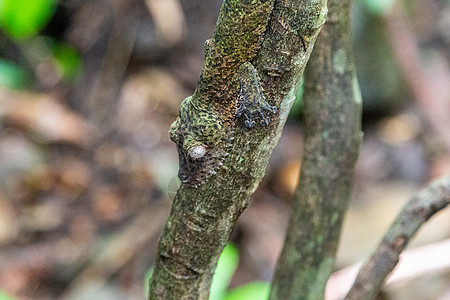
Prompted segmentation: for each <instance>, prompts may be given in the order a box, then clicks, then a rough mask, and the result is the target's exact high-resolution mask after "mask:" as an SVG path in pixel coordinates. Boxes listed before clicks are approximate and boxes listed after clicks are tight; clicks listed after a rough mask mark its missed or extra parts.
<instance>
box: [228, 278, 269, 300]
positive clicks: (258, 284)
mask: <svg viewBox="0 0 450 300" xmlns="http://www.w3.org/2000/svg"><path fill="white" fill-rule="evenodd" d="M269 295H270V283H269V282H265V281H253V282H249V283H247V284H244V285H242V286H240V287H237V288H235V289H234V290H231V291H230V292H229V293H228V294H227V296H226V297H225V299H224V300H248V299H252V300H267V299H269Z"/></svg>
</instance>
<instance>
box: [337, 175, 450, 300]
mask: <svg viewBox="0 0 450 300" xmlns="http://www.w3.org/2000/svg"><path fill="white" fill-rule="evenodd" d="M449 204H450V177H444V178H442V179H440V180H437V181H434V182H433V183H431V184H430V185H429V186H428V187H426V188H425V189H423V190H422V191H421V192H420V193H419V194H418V195H417V196H415V197H413V198H412V199H411V200H410V201H409V202H408V203H407V204H406V205H405V206H404V208H403V210H402V211H401V212H400V214H399V215H398V216H397V218H396V219H395V220H394V223H393V224H392V225H391V227H390V228H389V229H388V231H387V232H386V234H385V236H384V237H383V240H382V241H381V243H380V245H379V246H378V248H377V249H376V250H375V253H374V254H373V255H372V257H371V258H370V259H369V261H368V262H367V263H366V264H365V265H364V266H363V267H362V268H361V270H360V272H359V274H358V276H357V278H356V280H355V283H354V284H353V286H352V288H351V289H350V291H349V292H348V294H347V296H346V297H345V300H357V299H367V300H370V299H375V297H376V295H377V293H378V292H379V290H380V289H381V286H382V284H383V282H384V281H385V279H386V277H387V276H388V274H389V273H390V272H391V271H392V270H393V269H394V268H395V266H396V265H397V263H398V261H399V256H400V253H401V252H402V251H403V249H405V247H406V245H407V244H408V242H409V241H410V239H411V238H412V237H413V236H414V234H415V233H416V232H417V230H418V229H419V228H420V226H422V224H423V223H425V222H426V221H427V220H428V219H429V218H430V217H431V216H433V215H434V214H435V213H437V212H438V211H440V210H441V209H443V208H445V207H447V206H448V205H449Z"/></svg>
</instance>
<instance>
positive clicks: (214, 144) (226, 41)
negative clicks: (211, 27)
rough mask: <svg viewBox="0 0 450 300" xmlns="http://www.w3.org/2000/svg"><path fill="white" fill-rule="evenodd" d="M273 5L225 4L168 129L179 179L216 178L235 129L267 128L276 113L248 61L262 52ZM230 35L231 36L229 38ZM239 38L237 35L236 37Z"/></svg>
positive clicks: (255, 1) (236, 0)
mask: <svg viewBox="0 0 450 300" xmlns="http://www.w3.org/2000/svg"><path fill="white" fill-rule="evenodd" d="M272 6H273V0H246V1H242V0H225V1H224V2H223V4H222V9H221V12H220V14H219V19H218V24H217V26H216V31H215V32H214V36H213V38H212V39H211V40H208V41H207V42H206V43H205V63H204V66H203V70H202V73H201V75H200V78H199V81H198V83H197V88H196V90H195V91H194V94H193V95H192V96H189V97H187V98H186V99H184V101H183V102H182V104H181V107H180V111H179V116H178V118H177V119H176V120H175V122H174V123H173V124H172V126H171V128H170V137H171V139H172V141H174V142H175V143H176V145H177V149H178V155H179V164H180V169H179V173H178V175H179V177H180V179H181V181H182V182H183V183H185V184H188V185H189V186H191V187H199V186H200V185H202V184H204V183H205V182H206V181H207V180H208V178H210V177H211V176H213V175H215V174H216V172H217V171H218V169H219V168H220V167H221V166H222V164H223V161H224V159H225V158H226V157H227V155H228V151H229V149H230V147H231V146H232V144H233V139H234V138H233V133H234V131H235V128H236V127H235V126H237V125H238V124H240V122H238V120H240V119H241V118H243V119H244V120H243V122H242V123H243V124H244V125H245V126H246V127H247V128H249V129H250V128H252V127H254V126H255V124H257V123H259V124H261V125H262V126H267V125H268V124H269V122H270V117H269V115H270V114H273V113H275V112H276V107H275V106H271V105H269V104H268V103H267V101H266V99H265V96H264V92H263V89H262V86H261V83H260V80H259V76H258V72H257V71H256V69H255V67H254V66H253V65H252V64H251V62H250V60H251V59H252V58H253V57H254V56H255V55H256V51H257V50H258V49H259V47H260V42H261V39H262V35H263V33H264V30H265V28H266V25H267V20H268V18H269V15H270V11H271V10H272ZM230 32H233V33H234V34H230ZM236 33H237V34H236Z"/></svg>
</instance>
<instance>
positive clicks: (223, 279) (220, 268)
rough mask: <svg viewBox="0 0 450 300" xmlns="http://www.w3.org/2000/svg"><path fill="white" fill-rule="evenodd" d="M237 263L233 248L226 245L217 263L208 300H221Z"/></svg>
mask: <svg viewBox="0 0 450 300" xmlns="http://www.w3.org/2000/svg"><path fill="white" fill-rule="evenodd" d="M238 263H239V253H238V250H237V249H236V247H235V246H233V245H232V244H228V245H227V246H226V247H225V249H223V251H222V254H221V255H220V258H219V261H218V263H217V267H216V271H215V273H214V277H213V280H212V284H211V290H210V294H209V300H222V299H224V298H225V295H226V293H227V289H228V285H229V284H230V281H231V278H232V277H233V274H234V272H235V271H236V268H237V266H238Z"/></svg>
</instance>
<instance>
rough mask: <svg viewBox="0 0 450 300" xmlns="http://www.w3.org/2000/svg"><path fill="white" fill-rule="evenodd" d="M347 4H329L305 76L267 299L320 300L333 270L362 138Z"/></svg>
mask: <svg viewBox="0 0 450 300" xmlns="http://www.w3.org/2000/svg"><path fill="white" fill-rule="evenodd" d="M350 4H351V1H349V0H347V1H338V0H332V1H328V19H327V21H326V23H325V25H324V26H323V28H322V31H321V32H320V34H319V37H318V39H317V41H316V45H315V48H314V51H313V53H312V56H311V59H310V61H309V63H308V66H307V68H306V71H305V90H304V104H305V149H304V157H303V163H302V170H301V177H300V182H299V185H298V186H297V189H296V193H295V195H294V205H293V211H292V215H291V221H290V224H289V227H288V232H287V236H286V241H285V245H284V248H283V251H282V253H281V256H280V258H279V261H278V265H277V270H276V273H275V276H274V281H273V283H272V291H271V296H270V299H283V300H285V299H311V300H318V299H323V298H324V291H325V286H326V282H327V280H328V277H329V276H330V274H331V271H332V268H333V265H334V260H335V253H336V248H337V244H338V241H339V235H340V231H341V226H342V221H343V217H344V213H345V211H346V208H347V206H348V202H349V198H350V190H351V183H352V177H353V173H354V167H355V163H356V159H357V156H358V153H359V147H360V144H361V138H362V133H361V129H360V124H361V96H360V91H359V88H358V83H357V80H356V74H355V67H354V61H353V55H352V43H351V37H350V6H351V5H350Z"/></svg>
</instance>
